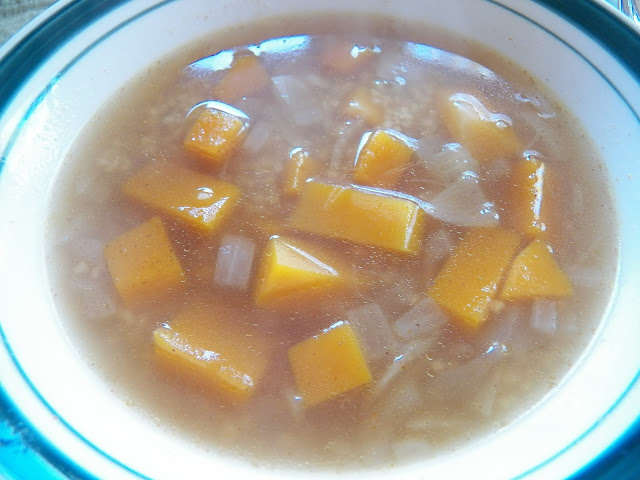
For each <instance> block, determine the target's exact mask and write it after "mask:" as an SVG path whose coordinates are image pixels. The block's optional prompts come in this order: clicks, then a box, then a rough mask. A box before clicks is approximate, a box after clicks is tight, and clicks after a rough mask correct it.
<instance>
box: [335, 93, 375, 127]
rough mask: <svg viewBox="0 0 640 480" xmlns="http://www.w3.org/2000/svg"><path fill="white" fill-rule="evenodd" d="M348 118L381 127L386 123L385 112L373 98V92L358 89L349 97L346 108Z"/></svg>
mask: <svg viewBox="0 0 640 480" xmlns="http://www.w3.org/2000/svg"><path fill="white" fill-rule="evenodd" d="M343 112H344V115H345V116H346V117H347V118H360V119H362V120H363V121H364V122H365V123H366V124H368V125H379V124H381V123H382V122H383V121H384V110H383V108H382V106H381V105H380V104H379V103H378V102H377V101H376V99H375V98H374V97H373V95H372V93H371V90H369V89H367V88H364V87H357V88H356V89H355V90H354V91H353V92H351V94H350V95H349V97H348V98H347V103H346V105H345V107H344V110H343Z"/></svg>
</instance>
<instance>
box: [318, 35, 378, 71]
mask: <svg viewBox="0 0 640 480" xmlns="http://www.w3.org/2000/svg"><path fill="white" fill-rule="evenodd" d="M379 52H380V48H378V47H367V46H361V45H354V44H353V43H351V42H348V41H346V40H338V39H335V40H332V41H330V42H328V43H327V44H326V45H325V46H324V48H323V50H322V53H321V59H320V61H321V63H322V65H324V66H325V67H327V68H328V69H330V70H333V71H334V72H338V73H341V74H344V75H349V74H354V73H357V72H359V71H360V70H362V69H363V68H365V67H366V66H367V65H368V64H369V63H370V62H371V61H372V60H373V59H374V58H375V56H376V55H377V54H378V53H379Z"/></svg>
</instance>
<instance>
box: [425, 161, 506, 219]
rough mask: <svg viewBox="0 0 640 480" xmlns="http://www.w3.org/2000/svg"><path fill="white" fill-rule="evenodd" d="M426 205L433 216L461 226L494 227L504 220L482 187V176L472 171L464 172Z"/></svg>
mask: <svg viewBox="0 0 640 480" xmlns="http://www.w3.org/2000/svg"><path fill="white" fill-rule="evenodd" d="M424 208H425V210H426V211H427V213H429V214H430V215H431V216H432V217H434V218H437V219H438V220H442V221H443V222H446V223H450V224H453V225H457V226H459V227H494V226H497V225H498V224H499V222H500V217H499V216H498V213H497V212H496V210H495V206H494V205H493V203H491V202H488V201H487V198H486V197H485V195H484V193H483V191H482V189H481V188H480V185H479V183H478V176H477V175H476V174H474V173H471V172H466V173H465V174H463V175H461V176H460V177H459V178H458V179H457V180H456V181H455V182H453V183H452V184H451V185H449V186H448V187H447V188H445V189H444V190H443V191H442V192H440V193H439V194H438V195H436V196H435V197H433V198H432V199H431V200H429V202H428V203H427V204H426V205H425V206H424Z"/></svg>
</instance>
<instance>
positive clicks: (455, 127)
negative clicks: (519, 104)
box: [442, 93, 522, 162]
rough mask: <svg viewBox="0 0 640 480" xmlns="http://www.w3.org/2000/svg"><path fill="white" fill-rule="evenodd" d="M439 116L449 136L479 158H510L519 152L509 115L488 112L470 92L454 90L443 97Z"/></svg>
mask: <svg viewBox="0 0 640 480" xmlns="http://www.w3.org/2000/svg"><path fill="white" fill-rule="evenodd" d="M442 118H443V120H444V123H445V125H446V127H447V129H448V130H449V133H450V134H451V136H452V137H453V139H454V140H455V141H456V142H458V143H460V144H462V146H464V147H466V148H467V149H468V150H469V151H470V152H471V155H472V156H473V157H474V158H475V159H476V160H477V161H479V162H489V161H491V160H494V159H496V158H510V157H514V156H516V155H519V154H520V153H521V152H522V144H521V143H520V140H519V139H518V137H517V135H516V133H515V131H514V130H513V126H512V125H511V120H510V119H509V117H507V116H506V115H501V114H496V113H492V112H491V111H489V110H488V109H487V107H486V106H485V105H483V104H482V102H480V100H478V99H477V98H476V97H474V96H473V95H469V94H466V93H454V94H453V95H451V96H449V97H447V98H446V99H445V101H444V102H443V105H442Z"/></svg>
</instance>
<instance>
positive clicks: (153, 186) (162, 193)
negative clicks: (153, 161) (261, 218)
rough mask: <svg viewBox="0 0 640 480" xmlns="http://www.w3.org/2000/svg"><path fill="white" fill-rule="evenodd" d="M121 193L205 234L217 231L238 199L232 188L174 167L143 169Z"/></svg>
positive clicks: (130, 180)
mask: <svg viewBox="0 0 640 480" xmlns="http://www.w3.org/2000/svg"><path fill="white" fill-rule="evenodd" d="M122 191H123V192H124V193H125V195H127V196H129V197H131V198H134V199H135V200H138V201H139V202H142V203H144V204H145V205H147V206H148V207H150V208H154V209H157V210H159V211H160V212H162V213H165V214H167V215H169V216H171V217H173V218H176V219H178V220H181V221H183V222H185V223H186V224H187V225H189V226H191V227H194V228H196V229H198V230H200V231H202V232H205V233H210V232H212V231H214V230H215V229H217V228H218V227H219V226H220V225H221V224H222V223H223V222H224V221H225V219H226V218H227V217H228V216H229V214H230V213H231V212H232V210H233V208H234V206H235V205H236V203H237V202H238V200H239V198H240V191H239V190H238V188H237V187H236V186H235V185H232V184H230V183H227V182H224V181H222V180H217V179H215V178H212V177H209V176H207V175H202V174H200V173H197V172H194V171H191V170H188V169H186V168H182V167H178V166H175V165H165V166H158V167H156V166H155V165H150V166H148V167H145V168H143V169H142V170H140V171H138V172H137V173H135V174H134V175H133V176H132V177H131V178H130V179H129V180H127V181H126V182H125V183H124V184H123V186H122Z"/></svg>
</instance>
